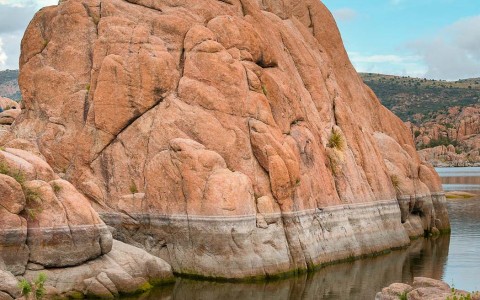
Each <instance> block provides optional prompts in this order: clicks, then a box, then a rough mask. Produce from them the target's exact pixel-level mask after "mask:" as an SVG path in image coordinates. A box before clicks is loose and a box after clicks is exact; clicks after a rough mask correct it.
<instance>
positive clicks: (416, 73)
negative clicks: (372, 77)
mask: <svg viewBox="0 0 480 300" xmlns="http://www.w3.org/2000/svg"><path fill="white" fill-rule="evenodd" d="M348 55H349V57H350V60H351V61H352V64H353V65H354V66H355V69H356V70H357V71H358V72H369V73H381V74H392V75H401V76H413V77H423V76H424V75H425V73H426V71H427V69H426V67H425V65H424V64H423V61H422V57H421V56H416V55H405V56H400V55H396V54H374V55H365V54H361V53H358V52H349V53H348Z"/></svg>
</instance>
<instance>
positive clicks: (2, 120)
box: [0, 97, 22, 126]
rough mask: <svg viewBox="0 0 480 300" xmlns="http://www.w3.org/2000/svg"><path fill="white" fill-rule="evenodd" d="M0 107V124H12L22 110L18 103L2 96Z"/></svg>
mask: <svg viewBox="0 0 480 300" xmlns="http://www.w3.org/2000/svg"><path fill="white" fill-rule="evenodd" d="M0 108H1V110H0V126H2V125H12V123H13V122H14V121H15V119H16V118H17V117H18V116H19V115H20V113H21V111H22V110H21V108H20V104H19V103H17V102H15V101H13V100H11V99H8V98H3V97H0Z"/></svg>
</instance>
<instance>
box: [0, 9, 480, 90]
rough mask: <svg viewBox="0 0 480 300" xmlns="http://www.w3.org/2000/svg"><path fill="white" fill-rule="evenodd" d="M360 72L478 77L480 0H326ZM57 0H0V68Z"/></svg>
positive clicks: (13, 58) (13, 61)
mask: <svg viewBox="0 0 480 300" xmlns="http://www.w3.org/2000/svg"><path fill="white" fill-rule="evenodd" d="M323 2H324V3H325V4H326V5H327V7H328V8H329V9H330V10H331V11H332V12H333V14H334V16H335V18H336V20H337V23H338V25H339V28H340V31H341V33H342V36H343V40H344V43H345V47H346V49H347V51H348V53H349V56H350V58H351V60H352V62H353V64H354V65H355V67H356V68H357V71H360V72H376V73H384V74H396V75H409V76H416V77H428V78H435V79H447V80H456V79H460V78H469V77H480V0H368V1H360V0H349V1H348V0H324V1H323ZM57 3H58V0H0V70H3V69H7V68H9V69H16V68H18V56H19V48H20V41H21V37H22V35H23V32H24V30H25V28H26V26H27V24H28V22H29V21H30V19H31V18H32V17H33V14H34V13H35V12H36V11H37V10H38V9H39V8H40V7H42V6H45V5H53V4H57Z"/></svg>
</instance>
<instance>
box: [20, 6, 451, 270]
mask: <svg viewBox="0 0 480 300" xmlns="http://www.w3.org/2000/svg"><path fill="white" fill-rule="evenodd" d="M72 57H75V59H72ZM20 63H21V70H20V86H21V90H22V95H23V99H24V100H23V101H24V104H25V108H26V109H25V112H24V113H22V114H21V116H20V117H19V119H17V121H16V122H15V124H14V128H13V130H14V133H15V135H16V137H17V138H18V139H20V140H32V141H35V142H36V143H37V145H38V149H39V151H40V152H41V154H42V155H43V156H44V157H45V158H46V160H47V162H48V163H49V164H50V165H52V166H53V168H54V170H55V171H57V172H61V173H66V178H67V179H68V180H69V181H70V182H72V183H73V185H74V186H75V187H76V188H77V189H78V190H79V191H80V192H81V193H83V194H84V195H85V196H86V197H87V198H88V199H89V200H91V201H92V203H93V204H94V207H95V209H96V210H97V211H99V212H100V214H101V216H102V218H103V219H104V220H105V221H106V222H107V223H108V224H109V225H112V226H115V227H116V229H117V231H116V235H117V237H118V238H121V239H122V240H124V241H126V242H129V243H132V244H135V245H137V246H142V247H144V248H145V249H146V250H148V251H149V252H151V253H153V254H155V255H157V256H160V257H162V258H165V259H166V260H167V261H168V262H169V263H171V264H172V267H173V268H174V270H175V271H176V272H179V273H187V274H196V275H204V276H212V277H228V278H240V277H247V276H258V275H269V274H275V273H279V272H285V271H289V270H295V269H308V268H312V267H313V266H314V265H316V264H320V263H323V262H329V261H332V260H337V259H342V258H346V257H349V256H358V255H362V254H367V253H372V252H376V251H382V250H384V249H388V248H392V247H398V246H403V245H406V244H408V242H409V239H408V234H412V235H413V234H415V235H417V234H421V233H422V232H423V231H424V230H425V231H428V230H432V229H433V228H434V227H437V228H438V229H441V230H446V229H448V228H449V223H448V216H447V214H446V211H445V208H444V200H445V198H444V195H443V193H442V191H441V186H440V182H439V181H438V177H437V175H436V174H435V172H434V171H433V169H431V167H429V166H426V165H424V164H423V163H422V162H421V161H420V160H419V158H418V156H417V154H416V152H415V150H414V146H413V139H412V137H411V135H410V133H409V131H408V130H407V128H406V127H405V125H404V124H403V123H402V122H401V121H400V120H399V119H398V118H397V117H395V116H394V115H393V114H392V113H391V112H389V111H388V110H387V109H386V108H384V107H383V106H382V105H381V104H380V102H379V101H378V99H377V98H376V97H375V95H374V94H373V92H372V91H371V90H370V89H368V88H367V87H366V86H365V85H364V84H363V82H362V80H361V78H360V77H359V76H358V75H357V73H356V72H355V70H354V68H353V67H352V65H351V63H350V61H349V59H348V57H347V54H346V52H345V50H344V48H343V45H342V40H341V37H340V34H339V32H338V30H337V27H336V24H335V21H334V20H333V17H332V16H331V14H330V12H329V11H328V10H327V9H326V8H325V7H324V5H323V4H322V3H320V2H319V1H316V0H308V1H303V2H298V1H291V0H286V1H283V2H278V1H270V0H268V1H254V0H231V1H217V0H188V1H181V2H178V1H170V0H161V1H143V0H128V1H125V0H109V1H102V0H82V1H73V0H67V1H62V2H61V3H60V4H59V5H58V6H52V7H48V8H44V9H42V10H41V11H40V12H39V13H37V15H36V16H35V17H34V19H33V20H32V22H31V23H30V25H29V27H28V29H27V31H26V33H25V36H24V39H23V42H22V56H21V59H20ZM399 203H400V205H399ZM410 221H412V222H414V223H415V224H413V225H412V224H410ZM402 223H404V224H405V225H402ZM407 225H409V226H410V227H408V226H407ZM404 226H405V228H404ZM407 227H408V228H407ZM406 228H407V229H406ZM411 228H416V229H415V230H412V229H411ZM407 232H408V233H407Z"/></svg>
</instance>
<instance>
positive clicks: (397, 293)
mask: <svg viewBox="0 0 480 300" xmlns="http://www.w3.org/2000/svg"><path fill="white" fill-rule="evenodd" d="M398 299H408V300H450V299H451V300H453V299H460V300H461V299H465V300H467V299H468V300H479V299H480V292H467V291H462V290H457V289H455V288H454V287H450V285H448V284H447V283H445V282H443V281H440V280H435V279H430V278H425V277H415V278H414V280H413V283H412V285H408V284H405V283H393V284H391V285H390V286H389V287H386V288H384V289H382V291H381V292H378V293H377V295H376V297H375V300H398Z"/></svg>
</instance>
